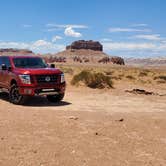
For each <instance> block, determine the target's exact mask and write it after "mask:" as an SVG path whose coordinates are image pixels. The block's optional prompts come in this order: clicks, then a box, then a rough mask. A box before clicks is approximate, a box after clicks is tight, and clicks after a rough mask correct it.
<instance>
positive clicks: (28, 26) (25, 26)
mask: <svg viewBox="0 0 166 166" xmlns="http://www.w3.org/2000/svg"><path fill="white" fill-rule="evenodd" d="M23 27H24V28H31V27H32V25H30V24H24V25H23Z"/></svg>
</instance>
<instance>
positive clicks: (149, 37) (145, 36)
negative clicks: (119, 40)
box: [132, 34, 161, 41]
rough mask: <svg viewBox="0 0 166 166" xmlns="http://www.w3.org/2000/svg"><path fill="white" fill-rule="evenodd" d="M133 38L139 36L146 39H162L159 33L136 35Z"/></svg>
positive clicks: (138, 37)
mask: <svg viewBox="0 0 166 166" xmlns="http://www.w3.org/2000/svg"><path fill="white" fill-rule="evenodd" d="M132 38H137V39H145V40H154V41H159V40H161V37H160V35H159V34H152V35H135V36H133V37H132Z"/></svg>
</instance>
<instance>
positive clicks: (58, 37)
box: [52, 36, 62, 42]
mask: <svg viewBox="0 0 166 166" xmlns="http://www.w3.org/2000/svg"><path fill="white" fill-rule="evenodd" d="M60 39H62V37H61V36H54V37H53V38H52V42H56V41H57V40H60Z"/></svg>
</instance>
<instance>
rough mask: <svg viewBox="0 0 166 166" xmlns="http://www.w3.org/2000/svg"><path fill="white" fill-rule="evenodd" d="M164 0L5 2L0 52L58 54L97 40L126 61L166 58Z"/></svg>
mask: <svg viewBox="0 0 166 166" xmlns="http://www.w3.org/2000/svg"><path fill="white" fill-rule="evenodd" d="M165 9H166V1H165V0H84V1H81V0H10V1H9V0H1V1H0V21H1V24H0V48H7V47H13V48H28V49H32V50H33V51H34V52H37V53H47V52H58V51H61V50H63V49H64V48H65V46H66V45H68V44H70V43H71V42H73V41H75V40H81V39H85V40H98V41H100V42H101V43H102V44H103V46H104V51H105V52H106V53H108V54H110V55H119V56H123V57H149V56H153V57H155V56H166V53H165V52H166V21H165V17H166V10H165Z"/></svg>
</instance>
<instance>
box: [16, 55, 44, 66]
mask: <svg viewBox="0 0 166 166" xmlns="http://www.w3.org/2000/svg"><path fill="white" fill-rule="evenodd" d="M13 62H14V65H15V67H18V68H46V67H47V64H46V63H45V62H44V60H43V59H42V58H36V57H34V58H26V57H24V58H19V57H18V58H14V59H13Z"/></svg>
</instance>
